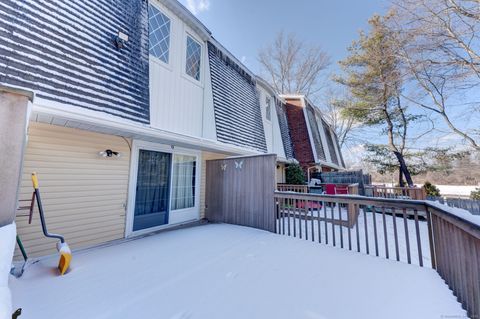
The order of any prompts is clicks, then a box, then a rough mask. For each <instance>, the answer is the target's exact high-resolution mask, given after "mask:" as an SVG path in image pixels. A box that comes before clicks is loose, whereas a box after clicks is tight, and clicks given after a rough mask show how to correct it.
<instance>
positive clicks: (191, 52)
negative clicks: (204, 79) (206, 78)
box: [185, 36, 202, 81]
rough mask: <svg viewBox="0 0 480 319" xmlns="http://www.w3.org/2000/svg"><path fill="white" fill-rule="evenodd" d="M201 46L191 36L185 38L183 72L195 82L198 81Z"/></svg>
mask: <svg viewBox="0 0 480 319" xmlns="http://www.w3.org/2000/svg"><path fill="white" fill-rule="evenodd" d="M201 58H202V46H201V45H200V43H198V42H197V41H195V40H194V39H193V38H192V37H191V36H187V49H186V65H185V72H186V73H187V74H188V75H190V76H191V77H192V78H194V79H195V80H197V81H200V64H201Z"/></svg>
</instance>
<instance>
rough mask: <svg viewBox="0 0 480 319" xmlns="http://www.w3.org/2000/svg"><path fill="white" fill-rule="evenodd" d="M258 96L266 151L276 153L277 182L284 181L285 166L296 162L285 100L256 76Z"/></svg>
mask: <svg viewBox="0 0 480 319" xmlns="http://www.w3.org/2000/svg"><path fill="white" fill-rule="evenodd" d="M257 89H258V98H259V100H260V108H261V110H262V119H263V127H264V130H265V140H266V142H267V151H268V153H273V154H277V183H285V182H286V180H285V167H286V165H288V164H290V163H294V162H297V161H296V160H295V156H294V153H293V145H292V140H291V138H290V131H289V129H288V119H287V114H286V109H285V101H284V100H283V99H282V98H281V97H280V96H279V95H278V94H277V93H275V90H274V89H273V88H272V87H271V86H270V85H269V84H268V83H267V82H266V81H265V80H263V79H261V78H259V77H257Z"/></svg>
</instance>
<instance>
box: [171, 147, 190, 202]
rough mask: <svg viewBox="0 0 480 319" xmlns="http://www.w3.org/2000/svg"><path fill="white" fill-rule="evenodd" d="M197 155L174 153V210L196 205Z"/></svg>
mask: <svg viewBox="0 0 480 319" xmlns="http://www.w3.org/2000/svg"><path fill="white" fill-rule="evenodd" d="M195 171H196V157H195V156H188V155H174V157H173V175H172V206H171V207H172V210H176V209H184V208H190V207H194V206H195V174H196V172H195Z"/></svg>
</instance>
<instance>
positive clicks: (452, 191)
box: [435, 185, 480, 197]
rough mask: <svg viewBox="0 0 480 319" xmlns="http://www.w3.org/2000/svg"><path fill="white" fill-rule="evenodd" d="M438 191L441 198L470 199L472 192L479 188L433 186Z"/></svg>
mask: <svg viewBox="0 0 480 319" xmlns="http://www.w3.org/2000/svg"><path fill="white" fill-rule="evenodd" d="M435 186H437V187H438V189H439V190H440V194H441V195H442V196H448V197H452V196H463V197H470V194H471V192H472V191H474V190H475V189H476V188H480V185H478V186H466V185H435Z"/></svg>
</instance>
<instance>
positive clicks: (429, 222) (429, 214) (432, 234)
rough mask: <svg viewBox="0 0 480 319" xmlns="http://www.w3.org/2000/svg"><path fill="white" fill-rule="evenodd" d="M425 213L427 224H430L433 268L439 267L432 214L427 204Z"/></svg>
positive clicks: (429, 240) (429, 239) (429, 236)
mask: <svg viewBox="0 0 480 319" xmlns="http://www.w3.org/2000/svg"><path fill="white" fill-rule="evenodd" d="M425 213H426V216H427V226H428V243H429V245H430V259H431V260H432V268H433V269H435V270H436V269H437V261H436V255H435V245H434V242H433V241H434V240H435V234H434V233H433V225H432V214H431V212H430V210H429V209H428V207H427V206H426V205H425Z"/></svg>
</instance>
